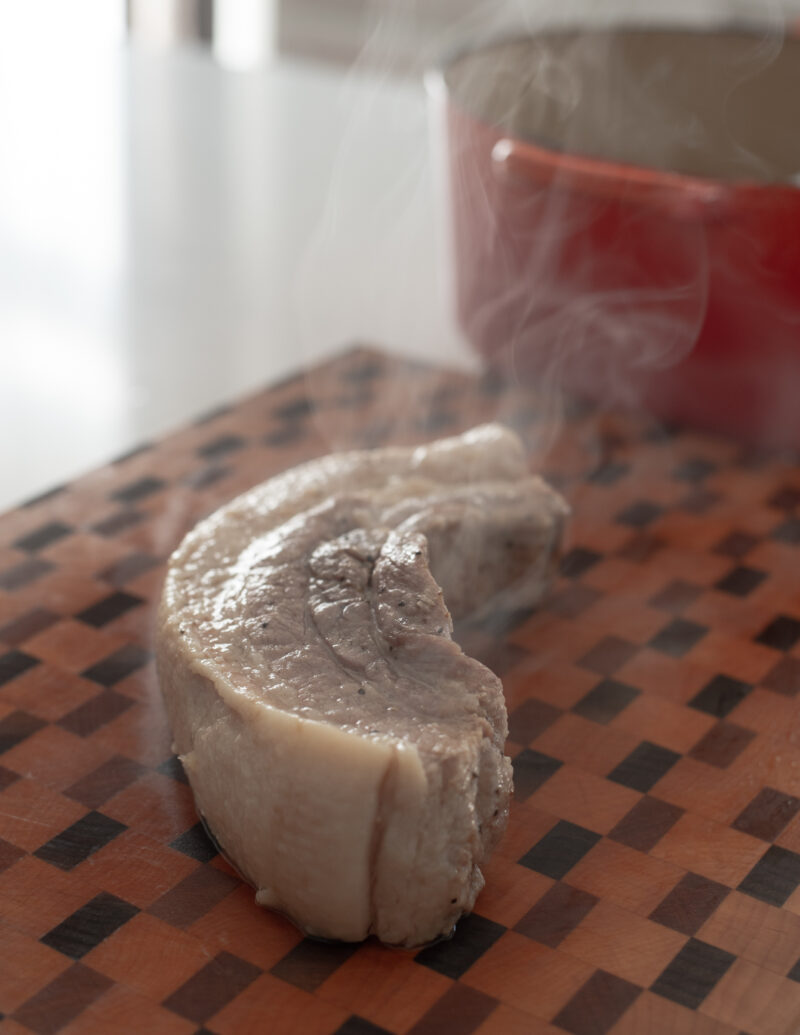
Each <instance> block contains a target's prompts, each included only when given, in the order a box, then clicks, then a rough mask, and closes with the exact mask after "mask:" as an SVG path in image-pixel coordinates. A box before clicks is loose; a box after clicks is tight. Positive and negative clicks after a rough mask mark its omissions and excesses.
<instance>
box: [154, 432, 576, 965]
mask: <svg viewBox="0 0 800 1035" xmlns="http://www.w3.org/2000/svg"><path fill="white" fill-rule="evenodd" d="M566 512H567V510H566V505H565V504H564V502H563V500H562V499H561V497H560V496H559V495H558V494H557V493H555V492H554V491H553V490H552V489H550V488H549V487H548V486H547V485H546V484H545V483H544V482H543V481H542V480H541V479H539V478H536V477H531V476H530V475H529V474H528V473H527V469H526V465H525V459H524V454H523V450H522V447H521V444H520V442H519V440H518V439H517V438H516V436H515V435H513V434H512V433H511V432H509V431H508V430H506V429H504V428H502V427H500V426H498V425H486V426H484V427H481V428H476V429H474V430H473V431H471V432H468V433H466V434H464V435H462V436H459V437H455V438H451V439H443V440H441V441H438V442H434V443H432V444H430V445H428V446H424V447H420V448H417V449H403V448H390V449H382V450H374V451H363V452H350V453H341V454H333V455H330V456H327V457H323V458H321V459H319V460H315V461H312V462H310V463H307V464H304V465H302V466H300V467H297V468H294V469H293V470H290V471H287V472H286V473H285V474H282V475H279V476H278V477H276V478H272V479H270V480H269V481H267V482H266V483H264V484H263V485H261V486H258V487H257V488H255V489H253V490H251V491H250V492H247V493H245V494H244V495H243V496H240V497H239V498H238V499H236V500H234V501H233V502H232V503H230V504H228V505H227V506H225V507H223V508H222V509H221V510H219V511H217V512H216V513H215V514H213V515H212V516H211V517H209V518H207V519H206V520H205V521H203V522H202V523H201V524H199V525H198V526H197V527H196V528H195V529H194V530H193V531H192V532H190V533H189V535H188V536H187V537H186V539H185V540H184V541H183V543H182V544H181V546H180V547H179V548H178V550H177V551H176V552H175V554H174V555H173V557H172V559H171V561H170V565H169V569H168V574H167V578H166V583H165V587H164V593H163V597H162V604H161V609H160V613H159V621H158V631H157V660H158V668H159V678H160V682H161V686H162V689H163V693H164V697H165V701H166V706H167V711H168V714H169V718H170V722H171V724H172V730H173V735H174V741H175V750H176V751H177V753H178V754H179V755H180V757H181V759H182V761H183V765H184V768H185V770H186V773H187V775H188V778H189V781H190V783H191V786H192V790H193V792H194V795H195V799H196V803H197V807H198V810H199V812H200V813H201V815H202V816H203V817H204V819H205V820H206V822H207V823H208V824H209V826H210V828H211V830H212V831H213V832H214V834H215V836H216V838H217V840H218V841H219V843H220V845H221V846H222V848H223V849H224V851H225V853H226V855H227V856H228V857H229V858H230V859H231V861H232V862H233V863H234V864H235V865H236V866H237V868H238V869H239V870H240V872H241V873H242V874H243V876H245V877H246V879H247V880H249V881H250V882H251V883H252V884H253V885H254V886H255V888H256V889H257V892H256V898H257V901H258V902H260V903H262V904H263V905H266V906H270V907H273V908H275V909H278V910H280V911H282V912H284V913H286V914H287V915H288V916H289V917H291V918H292V919H293V920H294V921H295V922H296V923H297V924H298V925H299V926H300V927H301V928H302V929H303V930H304V931H306V932H307V933H309V934H312V935H316V936H319V937H325V938H336V939H342V940H346V941H357V940H361V939H362V938H365V937H366V936H368V935H369V934H374V935H376V936H377V937H378V938H380V939H381V940H383V941H385V942H388V943H391V944H397V945H406V946H414V945H419V944H422V943H424V942H428V941H430V940H432V939H434V938H436V937H439V936H441V935H443V934H446V933H448V932H449V931H450V930H451V929H452V927H453V924H454V923H455V921H456V920H457V919H458V917H459V916H460V915H461V914H462V913H464V912H467V911H469V910H470V909H471V908H472V906H473V904H474V902H475V898H476V896H477V894H478V892H479V891H480V889H481V888H482V886H483V877H482V874H481V870H480V865H481V863H482V862H483V861H484V860H485V859H486V857H487V856H488V854H489V852H490V851H491V850H492V848H493V847H494V845H495V844H496V842H497V841H498V839H499V837H500V836H501V834H502V831H503V829H504V827H505V823H506V819H507V815H508V804H509V798H510V794H511V785H512V780H511V766H510V763H509V761H508V759H507V758H506V757H505V756H504V743H505V738H506V734H507V724H506V710H505V704H504V700H503V692H502V686H501V684H500V681H499V680H498V679H497V677H496V676H495V675H493V674H492V673H491V672H490V671H489V670H488V669H487V668H485V667H484V666H483V665H482V664H480V663H479V662H478V661H476V660H474V659H472V658H469V657H467V656H466V655H465V654H464V653H463V652H462V650H461V649H460V647H459V646H458V645H457V643H456V642H455V641H454V640H453V636H452V633H453V625H452V619H451V614H453V615H455V616H457V617H459V616H463V615H480V614H481V613H486V612H487V611H489V610H492V609H497V608H499V609H506V608H517V607H522V606H528V605H530V604H533V603H535V602H536V601H537V600H538V599H539V598H540V597H541V595H542V594H543V592H544V591H545V589H546V587H547V584H548V579H549V576H550V573H551V571H552V567H553V563H554V558H555V556H556V553H557V548H558V543H559V539H560V535H561V529H562V525H563V522H564V519H565V516H566Z"/></svg>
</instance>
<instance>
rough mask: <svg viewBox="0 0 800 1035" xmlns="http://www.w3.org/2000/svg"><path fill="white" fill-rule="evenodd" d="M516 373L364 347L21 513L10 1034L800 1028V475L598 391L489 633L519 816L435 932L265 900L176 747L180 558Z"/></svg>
mask: <svg viewBox="0 0 800 1035" xmlns="http://www.w3.org/2000/svg"><path fill="white" fill-rule="evenodd" d="M498 416H499V418H500V419H502V420H504V421H506V422H507V423H509V424H511V425H512V426H514V427H516V428H517V430H519V431H520V433H521V434H522V435H523V437H524V438H525V439H526V440H527V441H528V442H529V443H531V444H534V443H537V442H540V441H541V436H540V431H541V419H540V416H539V411H538V410H537V408H536V406H535V405H534V403H533V401H532V400H531V398H530V397H528V396H527V395H526V394H525V392H524V391H523V390H522V389H520V388H518V387H509V386H507V385H504V384H503V383H502V382H500V381H498V380H496V379H493V378H488V377H487V378H484V379H480V380H475V379H472V378H470V377H468V376H466V375H461V374H453V373H450V372H446V371H440V370H437V369H435V368H431V367H426V366H422V365H418V364H412V363H407V362H403V361H399V360H396V359H390V358H388V357H386V356H383V355H381V354H380V353H377V352H373V351H369V350H363V349H359V350H353V351H350V352H348V353H346V354H344V355H343V356H341V357H339V358H338V359H336V360H334V361H332V362H330V363H328V364H326V365H324V366H321V367H318V368H315V369H313V370H311V371H309V373H308V374H307V375H304V376H302V377H298V378H296V379H294V380H292V381H289V382H285V383H284V384H282V385H280V386H277V387H274V388H272V389H269V390H267V391H265V392H262V393H260V394H258V395H255V396H253V397H251V398H249V399H246V400H244V401H243V402H242V403H241V404H239V405H236V406H233V407H230V408H225V409H222V410H218V411H216V412H215V413H212V414H209V415H208V416H206V417H205V418H204V419H203V420H201V421H199V422H197V423H196V424H195V425H193V426H192V427H190V428H188V429H185V430H184V431H181V432H180V433H178V434H175V435H173V436H171V437H169V438H167V439H165V440H163V441H162V442H158V443H153V444H148V445H145V446H143V447H142V448H141V449H139V450H136V451H135V452H133V453H131V454H129V455H127V456H125V457H121V458H120V459H119V460H117V461H116V462H115V463H113V464H111V465H110V466H108V467H106V468H103V469H102V470H99V471H96V472H94V473H92V474H90V475H88V476H86V477H84V478H82V479H80V480H79V481H77V482H74V483H72V484H69V485H65V486H62V487H60V488H58V489H56V490H54V491H53V492H51V493H48V494H47V495H46V496H43V497H40V498H39V499H36V500H32V501H30V502H29V503H28V504H26V505H25V506H22V507H20V508H19V509H17V510H15V511H12V512H11V513H9V514H7V515H5V516H4V517H3V518H0V1014H2V1017H3V1019H1V1020H0V1031H1V1032H2V1033H3V1035H5V1033H8V1035H11V1033H23V1032H31V1031H32V1032H36V1033H41V1035H50V1033H55V1032H63V1033H71V1032H80V1033H94V1032H97V1033H103V1035H105V1033H108V1032H112V1031H113V1032H137V1033H138V1032H144V1031H147V1032H149V1033H153V1035H160V1033H165V1035H166V1033H170V1035H171V1033H175V1035H180V1033H193V1032H195V1033H200V1032H214V1033H217V1035H241V1033H250V1032H252V1033H262V1032H269V1033H272V1035H281V1033H287V1035H288V1033H292V1035H294V1033H297V1032H302V1033H304V1035H333V1033H338V1035H381V1033H393V1035H410V1033H413V1035H440V1033H447V1035H470V1033H481V1035H558V1033H562V1035H563V1033H564V1032H570V1033H572V1035H682V1033H692V1035H740V1033H746V1035H796V1033H797V1032H798V1031H800V723H798V714H797V713H798V707H797V703H796V697H797V695H798V694H800V587H799V586H798V572H800V566H799V564H798V562H799V561H800V515H799V514H798V507H799V506H800V470H798V468H797V467H795V466H793V465H792V464H791V463H790V462H789V461H787V460H786V459H785V458H783V459H781V458H779V457H771V456H758V455H754V454H752V453H746V452H744V451H743V450H742V449H741V448H740V447H739V446H737V445H736V444H734V443H731V442H727V441H724V440H720V439H715V438H711V437H705V436H702V435H699V434H694V433H688V432H678V431H667V430H664V429H663V428H658V427H655V426H653V425H650V424H648V423H647V422H644V421H637V420H633V419H629V418H621V417H618V418H611V417H608V416H598V415H597V414H595V413H593V412H592V411H591V410H587V409H585V408H582V407H579V406H573V407H571V408H570V409H569V410H568V412H567V413H566V415H565V424H564V429H563V432H562V434H561V435H560V436H559V437H558V439H557V441H556V442H555V444H554V445H553V446H552V448H550V450H549V451H548V452H547V453H546V454H545V455H544V456H543V460H542V463H543V466H544V473H545V474H546V475H547V476H548V477H550V478H551V480H552V481H554V482H555V483H556V484H557V486H558V487H559V488H561V489H562V491H563V492H564V493H565V495H566V496H567V498H568V499H569V501H570V503H571V505H572V507H573V511H574V514H573V518H572V521H571V525H570V529H569V534H568V543H567V546H566V552H565V555H564V557H563V560H562V564H561V574H560V577H559V579H558V581H557V583H556V585H555V587H554V589H553V592H552V594H551V596H550V598H549V600H548V601H547V603H546V604H545V606H543V607H542V608H540V609H539V610H538V611H536V612H534V613H527V614H519V615H515V616H513V622H511V623H510V626H509V627H507V628H505V629H504V630H503V631H502V632H500V631H498V630H497V629H491V628H489V629H487V628H483V629H475V630H471V631H468V633H467V634H466V635H467V638H466V641H465V647H466V648H467V649H468V650H470V651H471V652H472V653H474V654H475V655H476V656H478V657H480V658H481V659H482V660H484V661H485V662H486V663H487V664H489V665H491V666H493V667H494V669H495V671H497V672H498V673H499V674H500V675H501V676H502V678H503V681H504V685H505V690H506V698H507V703H508V710H509V713H510V729H511V735H510V739H509V743H508V751H509V754H510V755H511V756H512V758H513V763H514V770H515V786H516V792H515V800H514V804H513V807H512V812H511V819H510V823H509V829H508V832H507V834H506V836H505V839H504V841H503V842H502V844H501V846H500V848H499V850H498V851H497V852H496V854H495V855H494V857H493V858H492V860H491V862H490V863H489V864H488V866H487V867H486V879H487V886H486V889H485V890H484V892H483V893H482V895H481V896H480V898H479V900H478V902H477V906H476V911H475V913H474V914H473V915H472V916H470V917H467V918H465V919H464V920H462V921H461V922H460V924H459V925H458V929H457V932H456V934H455V936H454V938H453V939H452V940H450V941H447V942H442V943H439V944H437V945H434V946H431V947H428V948H425V949H422V950H421V951H418V952H416V953H413V952H407V951H403V950H396V949H387V948H385V947H382V946H380V945H378V944H376V943H374V942H366V943H364V944H362V945H334V944H322V943H319V942H315V941H312V940H308V939H305V938H303V937H302V935H301V934H300V932H299V931H297V930H296V929H295V928H294V927H293V926H292V924H291V923H289V922H288V921H287V920H285V919H283V918H281V917H280V916H277V915H275V914H272V913H269V912H265V911H263V910H261V909H259V908H258V907H257V906H256V905H255V904H254V902H253V893H252V890H251V889H250V888H248V887H246V886H245V885H244V884H242V883H241V882H240V880H239V879H238V877H237V875H236V874H235V873H234V872H233V870H231V868H230V867H229V866H228V865H227V864H226V863H225V861H224V860H223V859H221V858H220V857H219V856H218V855H217V853H216V851H215V849H214V846H213V845H212V844H211V843H210V842H209V840H208V839H207V837H206V836H205V834H204V832H203V830H202V828H201V826H200V825H199V824H198V820H197V816H196V814H195V812H194V809H193V805H192V799H191V794H190V791H189V788H188V786H187V784H186V780H185V777H184V775H183V773H182V771H181V768H180V764H179V763H178V761H177V760H176V759H175V758H174V757H173V755H172V753H171V750H170V737H169V732H168V730H167V727H166V722H165V718H164V712H163V708H162V705H161V701H160V697H159V693H158V688H157V684H156V680H155V673H154V669H153V664H152V652H151V627H152V620H153V611H154V606H155V603H156V601H157V599H158V595H159V592H160V586H161V579H162V577H163V565H164V561H165V559H166V557H167V556H168V554H169V553H170V552H171V550H172V549H173V547H174V546H175V545H176V544H177V542H178V541H179V540H180V538H181V536H182V535H183V533H184V532H185V531H187V530H188V528H189V527H191V526H192V525H193V524H194V523H195V521H196V520H197V519H198V518H200V517H201V516H203V515H204V514H206V513H208V512H210V511H211V510H213V509H214V508H215V507H217V506H218V505H219V504H221V503H223V502H224V501H226V500H228V499H230V498H231V497H232V496H234V495H235V494H237V493H239V492H241V491H242V490H244V489H246V488H248V487H249V486H251V485H253V484H255V483H257V482H259V481H262V480H264V479H265V478H267V477H269V476H270V475H272V474H275V473H277V472H278V471H280V470H283V469H285V468H287V467H289V466H292V465H294V464H297V463H299V462H301V461H303V460H306V459H309V458H311V457H313V456H316V455H319V454H320V453H322V452H326V451H327V450H328V448H329V446H330V444H331V443H332V444H333V445H334V446H336V447H343V446H366V445H370V446H371V445H381V444H384V443H386V442H388V441H392V442H404V443H410V442H419V441H425V440H428V439H430V438H433V437H438V436H439V435H442V434H448V433H452V432H456V431H459V430H462V429H464V428H466V427H468V426H470V425H473V424H476V423H479V422H481V421H483V420H487V419H492V418H494V417H498Z"/></svg>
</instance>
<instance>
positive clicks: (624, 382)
mask: <svg viewBox="0 0 800 1035" xmlns="http://www.w3.org/2000/svg"><path fill="white" fill-rule="evenodd" d="M428 85H429V90H430V94H431V96H432V99H433V103H434V105H435V115H436V117H437V119H441V120H442V121H440V122H437V129H438V136H439V139H440V140H442V141H443V142H444V143H445V147H446V162H445V169H446V174H447V191H448V195H449V197H448V201H447V207H448V210H449V217H450V224H451V229H450V236H451V244H452V266H453V274H454V279H455V297H456V305H457V313H458V319H459V322H460V325H461V327H462V329H463V331H464V332H465V334H466V336H467V338H468V339H469V341H470V342H471V343H472V345H473V346H474V347H475V348H476V349H477V350H478V351H479V352H480V354H481V355H482V356H483V357H485V359H486V360H487V361H488V362H489V363H490V364H494V365H500V366H502V367H504V368H506V369H509V368H510V369H511V370H512V371H513V372H514V373H515V374H516V375H518V376H520V377H521V378H524V379H526V380H529V381H531V382H532V383H534V384H538V385H539V387H543V388H544V389H545V390H546V389H547V388H548V387H550V386H553V387H555V388H558V389H560V388H566V389H568V390H571V391H575V392H578V393H580V394H585V395H589V396H591V397H593V398H597V399H600V400H602V401H604V402H609V403H618V402H620V401H622V402H632V403H640V402H643V403H644V404H645V405H646V406H647V407H648V408H649V409H651V410H652V411H653V412H655V413H656V414H657V415H659V416H660V417H662V418H664V419H667V420H670V421H677V422H683V423H689V424H692V425H694V426H698V427H703V428H710V429H715V430H718V431H722V432H724V433H727V434H733V435H736V436H739V437H743V438H746V439H749V440H753V441H758V442H761V443H767V444H770V445H775V444H778V445H789V446H791V447H800V189H799V187H798V185H800V42H798V41H797V40H796V39H794V38H788V37H784V36H783V35H780V34H775V33H773V32H765V33H758V32H755V31H753V30H748V31H745V30H739V29H716V30H703V31H696V30H678V29H669V30H667V29H631V28H623V29H615V30H607V29H606V30H587V31H582V32H578V31H576V30H559V31H551V32H548V33H542V34H540V35H538V36H530V37H517V38H513V39H508V40H504V41H500V42H494V43H491V44H487V45H486V46H484V47H480V48H475V49H473V50H469V51H463V52H462V53H460V54H459V55H458V56H456V57H454V58H453V59H451V60H450V61H448V62H446V63H445V65H444V66H443V67H442V68H441V69H440V70H438V71H437V72H436V73H432V74H431V75H430V76H429V79H428Z"/></svg>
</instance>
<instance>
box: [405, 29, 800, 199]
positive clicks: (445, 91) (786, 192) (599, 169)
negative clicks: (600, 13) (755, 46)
mask: <svg viewBox="0 0 800 1035" xmlns="http://www.w3.org/2000/svg"><path fill="white" fill-rule="evenodd" d="M759 25H761V31H762V33H764V34H766V33H767V32H772V33H773V34H774V35H780V36H781V39H782V40H784V41H785V40H786V39H787V38H789V39H792V40H793V41H794V42H795V44H796V45H797V46H799V47H800V34H798V32H793V31H792V27H791V25H790V24H789V23H786V22H784V27H783V32H781V33H779V32H777V31H775V30H773V29H764V27H763V23H759V22H755V21H754V22H748V21H746V20H742V19H737V20H735V21H729V20H724V19H723V20H720V21H718V22H713V23H711V22H710V23H703V24H701V25H688V24H686V23H683V24H678V23H669V22H663V23H662V22H659V23H652V24H646V25H643V24H640V23H637V22H634V21H621V22H619V23H617V24H614V25H597V26H590V27H588V28H586V27H585V26H584V27H583V29H584V31H585V32H587V33H595V32H597V33H602V32H620V33H624V32H630V31H636V32H652V33H658V32H664V31H665V30H669V31H672V32H676V31H677V32H683V33H686V34H687V35H711V34H713V33H718V32H720V31H723V30H724V31H725V32H729V33H741V34H742V35H753V34H754V33H756V32H758V31H759ZM579 28H582V27H581V26H579V25H577V24H567V23H562V24H558V25H549V26H542V27H541V28H540V29H538V30H529V31H519V32H513V31H510V30H509V31H505V32H503V33H499V34H497V35H494V36H487V37H485V38H484V39H483V40H481V41H480V42H471V43H470V42H466V41H461V42H459V43H457V44H454V45H453V46H452V47H451V48H449V49H448V50H446V51H444V52H443V54H442V56H441V57H440V59H439V60H438V61H437V62H436V64H435V65H433V66H432V67H431V68H429V69H427V71H426V72H425V74H424V76H423V82H424V86H425V90H426V93H427V94H428V97H429V98H430V99H431V101H435V102H439V103H440V102H444V103H445V104H446V105H448V106H451V107H452V108H454V109H457V110H458V111H459V112H461V113H462V114H463V115H464V116H466V117H467V118H468V119H471V120H472V121H473V122H475V123H476V124H478V125H480V126H485V127H487V128H489V129H492V130H495V131H496V132H497V133H498V134H499V136H500V141H501V142H502V141H508V142H510V144H511V146H513V148H514V149H515V151H517V152H518V153H519V154H520V155H521V156H523V157H527V158H528V160H529V161H530V162H532V163H533V162H535V163H536V164H537V165H538V166H540V167H541V168H542V169H544V168H550V169H552V171H553V173H555V174H556V175H558V174H561V175H563V176H564V177H565V179H567V180H568V179H570V178H571V179H573V180H577V181H580V182H582V183H583V184H584V185H586V184H588V183H589V182H590V181H594V182H595V183H597V184H600V183H605V184H606V187H605V189H603V190H602V193H612V184H613V183H614V182H615V181H616V183H617V184H619V185H620V186H621V185H623V184H624V185H632V188H633V190H634V192H636V193H638V194H643V193H650V192H654V193H659V194H660V195H661V196H663V195H664V194H665V193H667V192H669V193H675V192H680V193H683V194H685V195H687V196H690V197H691V199H692V201H693V203H694V204H695V205H696V204H699V205H700V206H701V207H702V206H703V205H708V206H710V207H711V208H714V209H717V208H719V206H720V203H722V202H724V201H725V200H728V201H730V200H731V199H732V197H733V196H736V198H737V200H742V201H744V200H745V199H752V200H763V199H764V197H765V196H766V195H768V196H769V197H770V198H775V197H777V196H785V197H786V200H790V201H793V202H795V203H797V202H800V170H798V181H797V182H794V181H792V180H776V181H773V182H764V181H760V180H748V179H731V180H724V179H721V178H720V177H714V176H699V175H694V174H690V173H682V172H677V171H676V170H672V169H659V168H656V167H654V166H649V165H636V164H631V163H626V162H615V161H612V160H609V159H605V158H597V157H595V156H593V155H589V154H585V153H583V152H579V151H568V150H565V149H560V148H557V147H554V146H552V144H549V143H540V142H539V141H537V140H535V139H531V138H527V137H521V136H518V135H516V134H513V133H507V132H505V131H504V130H503V128H502V127H501V126H498V125H497V124H496V123H494V122H491V121H489V120H488V119H484V118H482V117H480V116H479V115H476V114H475V113H474V112H472V111H470V110H469V108H468V107H467V106H466V105H465V104H463V103H461V102H460V101H459V99H458V98H457V97H456V95H455V92H454V91H453V90H452V88H451V87H450V86H449V84H448V82H447V72H448V70H449V69H450V68H451V66H452V65H453V64H454V63H455V62H456V61H458V60H459V59H460V58H462V57H465V56H466V55H468V54H472V53H476V52H478V51H481V50H487V49H490V48H493V47H500V46H503V45H506V44H511V43H514V42H519V41H520V40H534V39H536V38H537V37H540V36H546V35H555V34H558V33H567V32H574V31H575V30H576V29H579ZM617 193H618V190H617ZM724 207H727V206H724Z"/></svg>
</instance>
